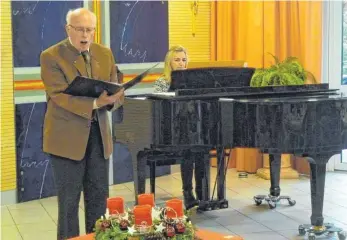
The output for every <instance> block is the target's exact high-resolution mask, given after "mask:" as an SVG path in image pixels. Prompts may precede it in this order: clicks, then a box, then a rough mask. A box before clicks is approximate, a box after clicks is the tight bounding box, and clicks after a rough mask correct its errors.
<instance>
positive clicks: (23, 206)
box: [7, 200, 42, 211]
mask: <svg viewBox="0 0 347 240" xmlns="http://www.w3.org/2000/svg"><path fill="white" fill-rule="evenodd" d="M7 208H8V209H9V210H10V211H11V210H16V209H17V210H23V209H37V208H42V205H41V202H40V200H33V201H29V202H23V203H17V204H11V205H7Z"/></svg>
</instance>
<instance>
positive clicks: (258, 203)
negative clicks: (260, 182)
mask: <svg viewBox="0 0 347 240" xmlns="http://www.w3.org/2000/svg"><path fill="white" fill-rule="evenodd" d="M254 201H255V205H257V206H259V205H260V204H262V202H263V201H262V200H260V199H254Z"/></svg>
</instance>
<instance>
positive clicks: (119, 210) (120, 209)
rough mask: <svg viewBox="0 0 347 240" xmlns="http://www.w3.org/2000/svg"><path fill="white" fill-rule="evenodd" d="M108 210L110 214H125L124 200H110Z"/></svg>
mask: <svg viewBox="0 0 347 240" xmlns="http://www.w3.org/2000/svg"><path fill="white" fill-rule="evenodd" d="M107 208H108V211H109V213H110V214H123V213H124V199H123V198H122V197H114V198H108V199H107Z"/></svg>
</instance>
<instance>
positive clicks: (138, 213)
mask: <svg viewBox="0 0 347 240" xmlns="http://www.w3.org/2000/svg"><path fill="white" fill-rule="evenodd" d="M134 217H135V225H143V224H144V223H145V224H147V226H151V225H152V206H151V205H137V206H135V207H134Z"/></svg>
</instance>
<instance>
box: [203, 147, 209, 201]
mask: <svg viewBox="0 0 347 240" xmlns="http://www.w3.org/2000/svg"><path fill="white" fill-rule="evenodd" d="M203 169H204V174H203V179H202V200H203V201H209V200H210V179H211V178H210V153H209V152H207V153H206V152H205V154H204V167H203Z"/></svg>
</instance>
